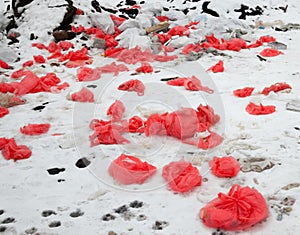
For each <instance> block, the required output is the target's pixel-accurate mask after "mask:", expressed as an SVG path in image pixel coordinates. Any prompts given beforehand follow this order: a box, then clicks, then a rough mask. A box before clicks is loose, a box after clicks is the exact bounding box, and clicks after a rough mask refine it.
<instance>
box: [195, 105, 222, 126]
mask: <svg viewBox="0 0 300 235" xmlns="http://www.w3.org/2000/svg"><path fill="white" fill-rule="evenodd" d="M197 110H198V119H199V122H200V123H204V124H209V126H211V125H215V124H216V123H218V122H219V121H220V116H219V115H218V114H215V112H214V110H213V108H212V107H210V106H209V105H202V104H200V105H199V106H198V108H197Z"/></svg>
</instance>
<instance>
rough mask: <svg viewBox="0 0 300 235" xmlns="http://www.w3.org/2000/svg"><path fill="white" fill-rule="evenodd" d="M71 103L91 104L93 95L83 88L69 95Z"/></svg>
mask: <svg viewBox="0 0 300 235" xmlns="http://www.w3.org/2000/svg"><path fill="white" fill-rule="evenodd" d="M71 99H72V100H73V101H77V102H82V103H86V102H89V103H92V102H94V101H95V100H94V93H93V92H92V91H90V90H89V89H87V88H85V87H83V88H82V89H81V90H80V91H78V92H75V93H73V94H72V95H71Z"/></svg>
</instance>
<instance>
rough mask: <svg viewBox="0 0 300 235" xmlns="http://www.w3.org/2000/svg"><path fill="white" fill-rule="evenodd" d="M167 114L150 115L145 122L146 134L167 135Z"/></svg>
mask: <svg viewBox="0 0 300 235" xmlns="http://www.w3.org/2000/svg"><path fill="white" fill-rule="evenodd" d="M165 116H166V115H159V114H158V113H154V114H152V115H150V116H149V117H148V119H147V120H146V122H145V135H146V136H151V135H159V136H164V135H167V130H166V127H165Z"/></svg>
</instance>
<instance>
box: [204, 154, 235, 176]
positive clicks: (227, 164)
mask: <svg viewBox="0 0 300 235" xmlns="http://www.w3.org/2000/svg"><path fill="white" fill-rule="evenodd" d="M209 166H210V169H211V172H212V173H213V174H214V175H215V176H218V177H234V176H236V175H237V174H238V173H239V171H240V164H239V162H238V161H237V160H236V159H235V158H234V157H232V156H225V157H213V159H212V160H211V161H210V162H209Z"/></svg>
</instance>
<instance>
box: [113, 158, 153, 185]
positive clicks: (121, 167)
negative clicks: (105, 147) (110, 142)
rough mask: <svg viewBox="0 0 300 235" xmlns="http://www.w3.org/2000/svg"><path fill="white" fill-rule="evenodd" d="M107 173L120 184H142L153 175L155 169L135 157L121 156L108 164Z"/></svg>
mask: <svg viewBox="0 0 300 235" xmlns="http://www.w3.org/2000/svg"><path fill="white" fill-rule="evenodd" d="M108 172H109V174H110V175H111V176H112V177H113V178H114V179H115V180H116V181H118V182H119V183H121V184H126V185H127V184H143V183H144V182H145V181H146V180H147V179H148V178H149V177H151V176H152V175H154V173H155V172H156V167H155V166H153V165H151V164H149V163H147V162H142V161H141V160H140V159H139V158H137V157H134V156H129V155H125V154H122V155H121V156H119V157H118V158H117V159H115V160H114V161H113V162H112V163H111V164H110V166H109V168H108Z"/></svg>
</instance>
